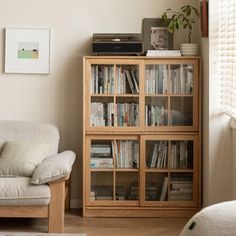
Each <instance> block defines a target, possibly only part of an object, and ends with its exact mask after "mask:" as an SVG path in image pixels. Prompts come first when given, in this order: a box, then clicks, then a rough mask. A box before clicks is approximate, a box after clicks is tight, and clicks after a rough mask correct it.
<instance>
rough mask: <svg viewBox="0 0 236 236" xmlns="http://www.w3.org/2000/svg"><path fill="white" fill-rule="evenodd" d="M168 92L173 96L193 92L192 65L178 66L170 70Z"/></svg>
mask: <svg viewBox="0 0 236 236" xmlns="http://www.w3.org/2000/svg"><path fill="white" fill-rule="evenodd" d="M170 75H171V76H170V78H171V79H170V88H171V89H170V91H171V93H173V94H191V93H192V92H193V65H178V66H176V68H171V70H170Z"/></svg>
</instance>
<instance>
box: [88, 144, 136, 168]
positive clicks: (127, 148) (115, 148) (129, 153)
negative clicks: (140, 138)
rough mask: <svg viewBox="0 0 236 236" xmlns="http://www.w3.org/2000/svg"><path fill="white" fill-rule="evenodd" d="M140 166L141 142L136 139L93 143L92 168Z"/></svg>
mask: <svg viewBox="0 0 236 236" xmlns="http://www.w3.org/2000/svg"><path fill="white" fill-rule="evenodd" d="M114 161H115V163H116V167H117V168H138V167H139V144H138V142H137V141H134V140H124V141H123V140H112V141H110V142H109V143H106V144H103V143H101V144H100V143H99V144H97V143H96V144H92V145H91V159H90V167H91V168H113V167H114Z"/></svg>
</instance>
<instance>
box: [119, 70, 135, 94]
mask: <svg viewBox="0 0 236 236" xmlns="http://www.w3.org/2000/svg"><path fill="white" fill-rule="evenodd" d="M116 80H117V93H119V94H124V93H132V94H137V93H139V81H138V77H137V70H135V69H126V68H124V67H122V66H117V69H116Z"/></svg>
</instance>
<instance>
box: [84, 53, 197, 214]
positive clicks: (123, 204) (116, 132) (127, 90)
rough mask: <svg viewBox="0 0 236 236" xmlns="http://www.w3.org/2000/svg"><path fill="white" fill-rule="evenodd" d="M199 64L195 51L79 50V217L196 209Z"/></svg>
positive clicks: (160, 212)
mask: <svg viewBox="0 0 236 236" xmlns="http://www.w3.org/2000/svg"><path fill="white" fill-rule="evenodd" d="M199 65H200V58H199V57H176V58H174V57H171V58H166V57H165V58H161V57H158V58H155V57H153V58H148V57H139V56H133V57H132V56H129V57H128V56H87V57H84V82H83V84H84V87H83V95H84V99H83V101H84V104H83V107H84V108H83V120H84V125H83V150H84V151H83V160H84V161H83V176H84V178H83V179H84V183H83V186H84V187H83V192H84V195H83V197H84V201H83V215H84V216H87V217H96V216H97V217H108V216H112V217H122V216H123V217H139V216H140V217H155V216H156V217H157V216H158V217H160V216H163V217H174V216H191V215H193V214H194V213H195V212H197V211H198V210H199V209H200V207H201V175H200V173H201V168H200V167H201V157H200V153H201V150H200V146H201V145H200V141H201V140H200V137H201V136H200V131H201V126H200V124H201V122H200V117H201V114H200V111H201V107H200V106H201V101H200V98H201V96H200V87H201V86H200V78H199V71H200V69H199ZM150 210H151V211H150Z"/></svg>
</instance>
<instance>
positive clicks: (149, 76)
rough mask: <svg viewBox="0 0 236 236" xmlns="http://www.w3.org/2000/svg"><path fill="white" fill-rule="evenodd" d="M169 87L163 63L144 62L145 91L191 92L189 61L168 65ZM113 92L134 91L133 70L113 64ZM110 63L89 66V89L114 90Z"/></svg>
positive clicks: (191, 76)
mask: <svg viewBox="0 0 236 236" xmlns="http://www.w3.org/2000/svg"><path fill="white" fill-rule="evenodd" d="M170 68H171V69H170V85H169V86H170V91H169V89H168V67H167V65H147V66H146V68H145V77H146V80H145V91H146V93H147V94H164V93H167V92H168V91H169V92H171V93H173V94H191V93H192V92H193V65H185V64H183V65H182V64H181V65H175V66H171V67H170ZM116 80H117V93H119V94H126V93H132V94H138V93H139V80H138V76H137V70H136V69H134V68H131V69H129V68H125V67H122V66H117V70H116ZM114 86H115V82H114V66H107V65H93V66H92V67H91V93H92V94H114Z"/></svg>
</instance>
